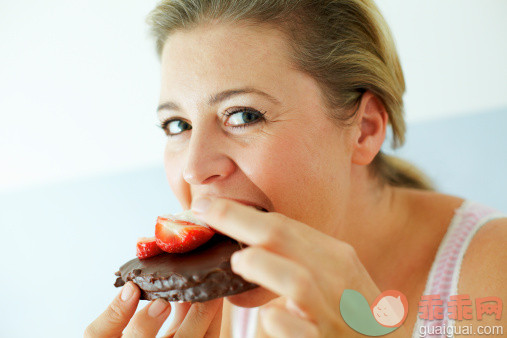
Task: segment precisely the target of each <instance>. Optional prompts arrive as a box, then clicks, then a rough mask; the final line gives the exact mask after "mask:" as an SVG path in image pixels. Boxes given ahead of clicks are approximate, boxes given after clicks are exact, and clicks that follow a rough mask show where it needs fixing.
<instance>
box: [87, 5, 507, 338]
mask: <svg viewBox="0 0 507 338" xmlns="http://www.w3.org/2000/svg"><path fill="white" fill-rule="evenodd" d="M149 21H150V23H151V25H152V28H153V32H154V33H155V36H156V39H157V47H158V52H159V55H160V57H161V62H162V86H161V99H160V106H159V109H158V116H159V119H160V121H161V126H162V128H163V130H164V131H165V133H166V134H167V135H168V140H167V145H166V149H165V169H166V173H167V178H168V180H169V182H170V186H171V188H172V190H173V192H174V193H175V194H176V196H177V197H178V200H179V201H180V203H181V205H182V207H183V209H189V208H192V209H193V210H194V211H195V212H196V213H197V214H198V215H199V217H200V218H202V219H203V220H204V221H206V222H207V223H209V224H211V225H212V226H214V227H215V228H216V229H217V230H219V231H221V232H223V233H226V234H228V235H229V236H231V237H233V238H235V239H238V240H241V241H243V242H246V243H247V244H250V247H249V248H246V249H244V250H241V251H240V252H238V253H237V254H235V255H234V256H233V260H232V267H233V270H234V271H235V272H236V273H238V274H240V275H242V276H243V277H244V278H245V279H247V280H250V281H253V282H255V283H257V284H259V285H261V287H260V288H257V289H254V290H251V291H249V292H245V293H242V294H239V295H236V296H231V297H227V298H225V299H217V300H213V301H210V302H206V303H202V304H200V303H196V304H193V305H191V306H190V304H177V303H174V304H172V307H173V308H172V309H171V306H170V305H169V304H168V303H167V302H165V301H163V300H157V301H154V302H150V304H148V305H147V306H146V307H145V308H144V309H142V310H140V311H138V313H137V314H135V316H134V313H135V311H136V307H137V304H138V301H139V294H140V292H139V289H138V288H137V287H135V286H134V285H133V284H132V283H129V284H127V285H126V286H125V287H124V288H123V290H122V292H121V293H120V295H118V296H117V297H116V298H115V299H114V301H113V302H112V303H111V305H110V306H109V307H108V309H106V311H105V312H104V313H103V314H102V315H101V316H99V317H98V318H97V319H96V320H95V321H94V322H93V323H92V324H90V326H89V327H88V329H87V331H86V335H89V336H109V335H116V336H118V335H121V333H122V332H124V333H125V334H126V335H128V334H134V335H138V336H154V335H155V334H156V333H157V332H158V330H159V329H160V327H161V325H162V324H163V322H164V321H165V320H166V318H167V317H168V316H169V313H170V312H171V311H176V318H175V320H174V322H173V323H172V327H171V329H170V330H169V332H167V335H169V336H171V335H173V334H176V336H177V337H178V336H181V337H202V336H204V335H206V336H210V337H218V336H222V337H228V336H230V333H231V327H232V328H233V330H236V327H237V326H238V325H246V323H244V322H241V321H240V319H239V318H238V317H237V315H235V314H237V312H238V311H246V310H242V309H243V308H251V307H259V306H260V313H259V316H258V318H257V317H256V316H255V314H256V313H255V312H252V313H253V314H254V315H252V316H251V318H250V322H249V323H248V325H250V326H251V327H254V328H255V331H256V334H257V336H258V337H264V336H272V337H294V336H296V335H300V336H304V337H341V336H343V337H349V336H354V335H358V336H362V335H359V334H358V333H357V332H355V331H354V330H353V329H351V328H350V327H349V326H348V325H347V324H346V323H345V322H344V320H343V318H342V314H341V313H340V297H341V295H342V293H343V291H344V290H345V289H352V290H356V291H359V292H360V293H361V294H362V295H363V296H364V297H365V298H366V300H367V301H368V304H372V302H373V301H374V300H375V298H376V297H377V296H378V295H379V294H380V293H381V292H382V291H385V290H398V291H401V292H402V293H403V294H404V295H405V296H406V297H407V300H408V315H407V318H406V320H405V322H404V324H403V325H402V326H401V327H400V328H399V329H397V330H395V331H394V332H392V333H391V336H393V337H395V336H399V337H407V336H410V335H411V333H412V331H413V330H414V334H417V332H416V331H417V330H416V329H414V327H419V326H424V325H429V324H427V323H423V322H418V323H417V324H416V321H417V319H418V312H419V301H420V300H421V296H422V295H423V294H428V293H427V292H437V293H441V294H442V299H443V300H444V302H445V301H446V300H448V299H449V298H448V297H449V296H450V295H454V294H457V293H459V294H468V295H470V299H471V300H472V301H473V299H475V298H476V297H484V296H498V297H502V296H503V295H505V290H504V288H503V287H502V285H504V283H505V282H506V274H505V271H503V270H502V269H501V268H500V267H503V265H502V264H503V261H504V260H505V250H504V249H503V243H504V242H505V238H506V235H507V231H506V229H507V227H505V225H506V224H507V218H505V217H504V216H503V215H501V214H499V213H495V211H494V210H492V209H490V208H487V207H485V206H482V205H479V204H476V203H473V202H472V201H465V200H463V199H462V198H459V197H455V196H450V195H444V194H440V193H438V192H435V191H433V190H432V188H431V184H430V183H429V181H428V180H427V179H426V178H425V177H424V176H423V175H422V174H421V173H420V172H419V171H418V170H416V169H415V168H413V167H412V166H410V165H409V164H407V163H405V162H403V161H401V160H398V159H395V158H392V157H390V156H387V155H385V154H383V153H382V152H381V151H380V149H381V145H382V143H383V142H384V139H385V135H386V128H387V127H388V125H390V126H391V128H392V134H393V147H397V146H399V145H402V144H403V142H404V132H405V124H404V120H403V101H402V95H403V92H404V90H405V84H404V79H403V74H402V70H401V67H400V64H399V61H398V57H397V54H396V51H395V47H394V43H393V40H392V37H391V36H390V33H389V30H388V27H387V26H386V24H385V22H384V20H383V18H382V16H381V15H380V13H379V11H378V9H377V8H376V6H375V5H374V4H373V2H371V1H367V0H354V1H352V0H349V1H345V0H343V1H339V0H335V1H331V0H322V1H310V0H297V1H296V0H293V1H283V0H278V1H277V0H233V1H232V0H229V1H228V0H210V1H205V0H193V1H190V0H173V1H167V0H166V1H162V3H160V4H159V5H158V6H157V7H156V8H155V10H154V11H153V12H152V13H151V15H150V19H149ZM248 205H255V206H259V207H262V208H264V209H266V210H267V211H269V212H268V213H263V212H261V211H258V210H255V209H254V208H251V207H250V206H248ZM479 229H480V231H479ZM458 232H460V233H458ZM446 233H447V235H446V236H445V237H446V239H449V238H450V239H453V238H457V239H456V240H450V241H449V240H444V241H443V238H444V235H445V234H446ZM474 233H476V234H475V236H474ZM458 235H460V236H461V237H456V236H458ZM463 236H464V237H463ZM472 236H473V238H472ZM462 237H463V238H468V241H469V244H468V243H467V242H466V241H465V240H461V238H462ZM492 239H493V240H492ZM452 245H455V246H457V248H463V249H461V250H462V251H461V252H462V255H461V256H459V255H458V256H456V257H454V256H452V257H447V256H445V255H443V254H441V253H442V252H445V251H446V250H448V249H449V248H450V249H455V248H453V247H451V246H452ZM467 245H468V246H467ZM439 247H440V250H439ZM467 247H468V250H467V251H466V252H467V255H466V256H464V252H465V251H464V250H466V249H467ZM437 250H439V255H438V256H437V257H435V256H436V255H437ZM495 250H496V251H495ZM499 253H501V255H500V254H499ZM502 255H503V257H502ZM460 257H461V258H463V261H462V262H460V259H461V258H460ZM447 263H451V268H448V266H449V265H448V264H447ZM454 263H456V264H454ZM442 264H443V265H444V266H447V270H445V271H444V274H443V276H442V273H440V274H439V275H438V276H435V271H437V269H438V267H439V266H440V265H442ZM446 264H447V265H446ZM460 266H461V269H460ZM430 270H432V273H431V274H430ZM460 271H461V273H459V272H460ZM453 274H455V275H457V276H458V279H456V278H455V279H453V281H454V282H453V284H452V283H451V284H452V285H447V286H445V285H444V286H442V285H443V284H442V283H440V284H439V282H440V281H441V280H440V279H439V278H442V277H450V276H453ZM492 275H494V276H495V277H494V278H492V279H486V278H487V277H486V276H492ZM486 280H487V283H486ZM458 282H459V289H457V290H456V289H453V287H454V288H456V287H457V285H458ZM434 285H439V288H437V289H434V288H433V286H434ZM425 290H426V292H425ZM449 293H450V294H449ZM445 297H447V298H445ZM232 315H235V317H234V318H233V319H231V316H232ZM257 320H258V321H257ZM474 323H481V324H482V325H485V324H487V323H493V324H494V323H496V324H498V322H495V321H494V320H493V319H491V317H490V316H488V317H487V318H486V317H485V318H483V320H482V321H481V322H477V319H476V317H475V316H474V319H473V320H469V321H466V322H463V323H462V324H456V325H465V324H466V325H470V324H474ZM444 324H446V322H444ZM450 324H452V323H450Z"/></svg>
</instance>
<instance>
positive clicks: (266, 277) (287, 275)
mask: <svg viewBox="0 0 507 338" xmlns="http://www.w3.org/2000/svg"><path fill="white" fill-rule="evenodd" d="M231 268H232V270H233V271H234V272H235V273H237V274H239V275H241V276H242V277H243V278H244V279H246V280H247V281H249V282H253V283H256V284H259V285H262V286H263V287H265V288H266V289H269V290H271V291H272V292H275V293H276V294H278V295H280V296H285V297H286V298H287V299H292V300H293V301H294V302H295V303H296V305H297V306H298V307H300V308H301V309H303V311H305V312H306V313H308V315H309V316H310V318H312V319H316V318H321V316H322V315H323V314H324V312H323V311H327V310H328V309H327V308H325V306H326V304H327V301H326V300H325V299H324V297H323V293H322V292H323V291H324V290H320V288H319V286H318V284H317V283H316V282H315V280H314V278H313V276H312V274H311V273H310V271H309V270H308V269H306V268H305V267H303V266H302V265H300V264H299V263H297V262H294V261H292V260H290V259H288V258H286V257H283V256H280V255H278V254H276V253H273V252H270V251H268V250H266V249H264V248H261V247H249V248H246V249H243V250H241V251H236V252H235V253H234V254H233V255H232V257H231Z"/></svg>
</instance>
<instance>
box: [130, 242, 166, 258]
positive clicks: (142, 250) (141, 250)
mask: <svg viewBox="0 0 507 338" xmlns="http://www.w3.org/2000/svg"><path fill="white" fill-rule="evenodd" d="M162 252H164V251H163V250H162V249H160V248H159V247H158V245H157V238H155V237H141V238H139V239H138V240H137V250H136V255H137V258H139V259H146V258H150V257H153V256H156V255H160V254H161V253H162Z"/></svg>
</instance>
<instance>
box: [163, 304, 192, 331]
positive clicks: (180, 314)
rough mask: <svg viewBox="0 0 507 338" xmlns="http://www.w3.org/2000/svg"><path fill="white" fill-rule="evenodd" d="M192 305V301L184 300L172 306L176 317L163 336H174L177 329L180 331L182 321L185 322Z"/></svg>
mask: <svg viewBox="0 0 507 338" xmlns="http://www.w3.org/2000/svg"><path fill="white" fill-rule="evenodd" d="M191 306H192V303H189V302H183V303H173V304H172V308H173V311H174V318H173V321H172V322H171V325H170V326H169V328H168V329H167V331H166V333H165V334H164V336H163V337H173V336H174V334H175V333H176V331H178V328H179V327H180V326H181V323H183V320H184V319H185V316H186V315H187V313H188V310H190V307H191Z"/></svg>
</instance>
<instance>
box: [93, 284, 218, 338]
mask: <svg viewBox="0 0 507 338" xmlns="http://www.w3.org/2000/svg"><path fill="white" fill-rule="evenodd" d="M140 294H141V291H140V290H139V288H138V287H137V285H135V284H134V283H132V282H128V283H127V284H125V285H124V286H123V288H122V290H121V291H120V293H119V294H118V296H116V297H115V299H114V300H113V301H112V303H111V304H109V306H108V307H107V309H106V310H105V311H104V312H103V313H102V314H101V315H100V316H99V317H98V318H97V319H95V320H94V321H93V322H92V323H91V324H90V325H89V326H88V327H87V328H86V331H85V333H84V336H85V337H120V336H122V334H123V336H125V337H155V336H156V335H157V333H158V331H159V330H160V328H161V327H162V324H164V322H165V320H166V319H167V317H168V316H169V314H170V313H171V304H170V303H169V302H167V301H165V300H163V299H157V300H154V301H151V302H150V303H149V304H148V305H146V306H145V307H144V308H143V309H141V310H139V311H138V312H137V313H136V308H137V305H138V303H139V296H140ZM222 302H223V298H220V299H214V300H211V301H208V302H204V303H193V304H191V303H173V304H172V307H173V308H174V309H173V310H175V311H176V313H175V318H174V320H173V322H172V323H171V326H170V328H169V329H168V330H167V332H166V334H165V335H164V336H163V337H204V335H206V337H219V336H220V326H221V322H222Z"/></svg>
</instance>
